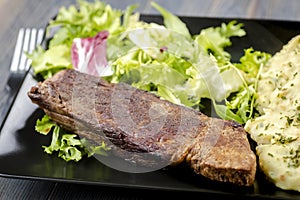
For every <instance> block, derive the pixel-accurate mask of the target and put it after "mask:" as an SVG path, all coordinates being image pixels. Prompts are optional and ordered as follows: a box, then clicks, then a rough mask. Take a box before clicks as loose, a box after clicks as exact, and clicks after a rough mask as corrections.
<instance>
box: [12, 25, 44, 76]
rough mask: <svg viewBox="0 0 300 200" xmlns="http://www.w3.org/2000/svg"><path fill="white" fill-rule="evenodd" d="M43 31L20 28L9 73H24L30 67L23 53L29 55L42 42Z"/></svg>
mask: <svg viewBox="0 0 300 200" xmlns="http://www.w3.org/2000/svg"><path fill="white" fill-rule="evenodd" d="M43 35H44V30H43V29H36V28H26V29H25V28H21V29H20V30H19V33H18V38H17V43H16V47H15V51H14V57H13V59H12V63H11V67H10V71H11V72H14V73H24V72H25V71H27V70H28V69H29V67H30V64H31V60H29V59H27V56H26V54H25V52H27V53H31V52H32V51H33V50H34V49H35V48H36V46H37V45H39V44H40V43H41V42H42V39H43Z"/></svg>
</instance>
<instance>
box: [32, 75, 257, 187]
mask: <svg viewBox="0 0 300 200" xmlns="http://www.w3.org/2000/svg"><path fill="white" fill-rule="evenodd" d="M28 96H29V97H30V99H31V100H32V102H33V103H36V104H38V105H39V106H40V107H41V108H42V109H43V110H44V111H45V113H46V114H47V115H49V117H50V118H51V119H52V120H53V121H55V122H56V123H58V124H60V125H61V126H62V127H63V128H65V129H66V130H69V131H72V132H74V133H77V134H78V135H79V136H80V137H84V138H87V139H88V140H90V141H93V143H96V144H101V143H102V141H105V142H106V143H108V144H109V145H110V146H109V147H110V148H111V149H112V152H113V153H114V154H116V155H118V156H119V157H122V158H124V159H126V160H130V161H132V162H133V163H138V164H140V165H146V166H150V167H151V166H155V165H156V164H158V163H156V162H160V161H162V162H166V163H168V164H170V165H176V164H179V163H182V162H187V163H188V164H189V165H190V166H191V168H192V169H193V170H194V171H195V173H197V174H201V175H203V176H206V177H208V178H210V179H212V180H218V181H223V182H230V183H234V184H238V185H252V184H253V182H254V179H255V173H256V157H255V154H254V153H253V152H252V151H251V149H250V145H249V142H248V139H247V133H246V132H245V131H244V129H243V127H242V126H241V125H239V124H237V123H235V122H231V121H226V120H221V119H216V118H211V117H208V116H206V115H204V114H202V113H201V112H198V111H196V110H193V109H190V108H186V107H184V106H179V105H175V104H172V103H171V102H168V101H165V100H162V99H160V98H159V97H158V96H156V95H154V94H151V93H149V92H146V91H142V90H138V89H135V88H133V87H131V86H129V85H127V84H124V83H120V84H110V83H107V82H106V81H104V80H103V79H100V78H98V77H94V76H90V75H87V74H83V73H80V72H77V71H74V70H63V71H61V72H58V73H57V74H56V75H55V76H54V77H52V78H50V79H47V80H46V81H44V82H42V83H38V84H37V85H36V86H33V87H32V88H31V90H30V91H29V92H28ZM110 142H111V143H110ZM120 148H121V150H120ZM126 152H133V153H132V154H128V153H126ZM141 153H142V154H143V153H146V155H147V156H145V155H142V154H141ZM149 157H151V158H153V159H152V160H151V159H149Z"/></svg>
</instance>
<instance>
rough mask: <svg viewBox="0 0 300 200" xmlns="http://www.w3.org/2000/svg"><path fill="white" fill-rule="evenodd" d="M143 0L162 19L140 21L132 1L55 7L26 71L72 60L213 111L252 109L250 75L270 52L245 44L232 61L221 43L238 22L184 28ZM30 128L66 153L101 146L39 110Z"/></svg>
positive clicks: (244, 117) (241, 113)
mask: <svg viewBox="0 0 300 200" xmlns="http://www.w3.org/2000/svg"><path fill="white" fill-rule="evenodd" d="M151 5H152V6H153V7H154V8H155V9H156V10H157V11H159V12H160V14H161V15H162V17H163V24H162V25H161V24H157V23H153V22H152V23H146V22H144V21H141V19H140V14H139V13H138V12H135V9H136V8H137V5H130V6H128V7H127V8H126V9H125V10H118V9H113V8H112V7H111V6H110V5H108V4H106V3H104V2H101V1H97V0H95V1H94V2H87V1H78V4H77V5H72V6H70V7H68V8H65V7H62V8H61V9H60V10H59V12H58V14H57V16H56V18H55V19H53V20H51V21H50V23H49V25H48V27H47V33H48V34H49V33H50V32H53V30H55V33H54V35H53V37H52V38H51V39H50V41H49V45H48V47H47V48H46V49H44V48H42V47H41V46H39V47H38V48H37V49H36V50H35V51H34V52H33V53H32V54H30V55H28V57H29V58H30V59H32V69H33V72H34V74H35V75H39V76H41V77H43V79H47V78H49V77H51V76H53V75H54V74H55V73H56V72H58V71H60V70H63V69H68V68H72V69H75V70H79V71H82V72H84V73H89V74H91V75H95V76H99V77H102V78H104V79H106V80H107V81H109V82H112V83H119V82H126V83H128V84H130V85H132V86H134V87H136V88H139V89H142V90H146V91H149V92H152V93H155V94H157V95H158V96H160V97H161V98H162V99H165V100H168V101H171V102H173V103H175V104H180V105H184V106H187V107H191V108H193V109H197V110H200V111H201V110H202V109H203V108H204V106H205V105H204V104H203V103H202V102H203V100H204V99H209V100H210V101H211V102H212V105H213V107H214V110H215V112H216V114H217V115H218V116H219V117H220V118H223V119H227V120H233V121H236V122H238V123H240V124H245V123H246V122H247V121H248V120H249V119H251V118H252V117H253V116H254V114H255V111H254V105H253V104H254V101H255V98H256V92H255V91H256V87H257V80H258V76H259V73H260V69H261V67H262V66H263V65H264V64H265V63H266V62H267V61H268V59H269V58H270V57H271V55H270V54H268V53H266V52H261V51H257V50H255V49H253V48H252V47H249V48H248V49H245V50H244V55H243V56H242V57H241V58H240V59H239V62H236V63H235V62H232V60H231V55H230V53H229V52H228V51H226V48H227V47H229V46H231V45H232V41H231V38H232V37H243V36H245V35H246V34H247V33H246V32H245V30H244V29H243V24H242V23H238V22H237V21H230V22H228V23H221V24H220V25H219V26H217V27H209V28H205V29H202V30H200V32H199V33H198V34H194V35H192V34H191V33H190V30H189V28H188V27H187V25H186V24H185V23H184V22H183V21H181V20H180V18H179V17H177V16H175V15H173V14H172V13H170V12H169V11H168V10H166V9H164V8H163V7H161V6H160V5H158V4H157V3H155V2H152V4H151ZM36 130H37V131H38V132H40V133H42V134H49V133H52V141H51V144H50V146H45V147H44V149H45V152H46V153H49V154H52V153H54V152H58V156H59V157H61V158H63V159H64V160H66V161H69V160H74V161H79V160H80V159H81V158H82V157H83V156H84V155H88V156H91V155H93V154H94V153H98V154H103V155H105V152H106V151H107V150H109V149H108V148H107V147H106V146H105V144H104V143H103V144H102V145H101V146H97V147H96V146H95V147H92V148H91V149H86V148H85V147H84V146H85V145H84V142H86V141H84V140H82V139H79V138H78V137H77V136H76V135H75V134H72V133H67V132H66V131H64V130H62V128H60V127H59V126H58V125H56V124H55V123H53V122H52V121H51V120H50V119H49V118H48V117H47V116H46V115H45V116H44V118H43V119H39V120H38V121H37V124H36Z"/></svg>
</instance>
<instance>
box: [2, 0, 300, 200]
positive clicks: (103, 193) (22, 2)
mask: <svg viewBox="0 0 300 200" xmlns="http://www.w3.org/2000/svg"><path fill="white" fill-rule="evenodd" d="M75 2H76V1H75V0H64V1H63V0H0V19H1V20H0V27H1V28H0V47H1V48H0V97H1V98H2V97H3V95H5V93H4V87H5V84H6V81H7V79H8V75H9V66H10V63H11V58H12V55H13V49H14V46H15V42H16V38H17V33H18V29H19V28H21V27H36V28H43V27H45V26H46V24H47V22H48V21H49V19H51V18H52V17H53V16H55V14H56V13H57V11H58V9H59V8H60V7H61V6H68V5H70V4H74V3H75ZM106 2H108V3H109V4H111V5H112V7H114V8H119V9H124V8H125V7H126V6H127V5H129V4H133V3H139V5H140V6H139V8H138V10H137V11H139V12H141V13H144V14H157V12H156V11H155V10H154V9H153V8H152V7H151V6H150V2H151V1H150V0H107V1H106ZM156 2H157V3H159V4H160V5H162V6H163V7H165V8H166V9H168V10H169V11H171V12H172V13H174V14H177V15H181V16H199V17H204V16H205V17H221V18H228V17H230V18H250V19H253V18H255V19H276V20H288V21H300V12H299V8H300V1H299V0H157V1H156ZM2 99H3V98H2ZM0 106H3V102H1V100H0ZM0 165H1V163H0ZM20 167H22V166H20ZM166 194H167V195H169V194H168V193H166ZM158 195H159V196H160V195H161V194H160V193H156V192H155V191H152V192H148V193H147V192H142V191H140V192H136V191H131V190H118V189H116V188H106V187H99V186H98V187H97V186H89V185H80V184H68V183H57V182H47V181H39V180H20V179H14V178H0V199H150V198H151V199H152V198H157V196H158ZM176 195H177V194H176ZM182 195H185V194H182ZM159 196H158V197H159ZM177 197H178V196H177ZM172 198H174V196H173V197H172ZM182 198H183V197H182ZM199 198H200V197H199Z"/></svg>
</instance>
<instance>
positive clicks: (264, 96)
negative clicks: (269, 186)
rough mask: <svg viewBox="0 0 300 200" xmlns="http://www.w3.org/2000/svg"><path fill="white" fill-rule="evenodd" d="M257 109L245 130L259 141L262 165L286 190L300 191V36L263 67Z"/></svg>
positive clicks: (257, 149) (269, 175) (260, 162)
mask: <svg viewBox="0 0 300 200" xmlns="http://www.w3.org/2000/svg"><path fill="white" fill-rule="evenodd" d="M257 93H258V98H257V101H256V108H257V109H258V111H259V112H260V114H261V116H260V117H257V118H255V119H253V120H250V121H248V122H247V123H246V125H245V129H246V131H247V132H248V133H250V135H251V137H252V139H253V140H255V141H256V142H257V144H258V146H257V148H256V151H257V155H258V156H259V165H260V167H261V169H262V170H263V171H264V172H265V174H266V175H267V176H268V177H269V178H270V180H272V181H273V182H274V184H275V185H276V186H278V187H280V188H282V189H286V190H296V191H300V35H299V36H296V37H294V38H292V39H291V40H290V41H289V43H288V44H286V45H285V46H284V47H283V48H282V50H281V51H280V52H278V53H277V54H275V55H274V56H273V57H272V58H271V59H270V60H269V62H268V63H267V64H266V66H265V67H264V68H263V70H262V73H261V76H260V80H259V82H258V88H257Z"/></svg>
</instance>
